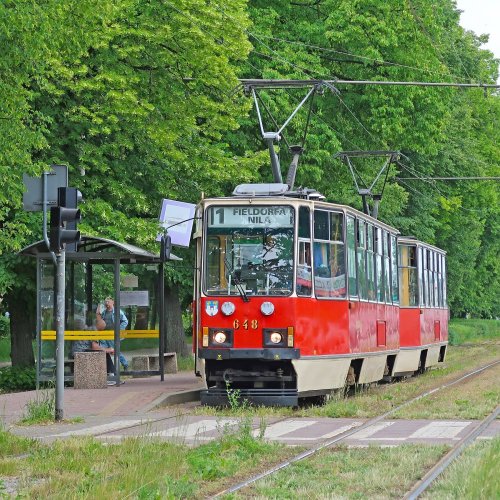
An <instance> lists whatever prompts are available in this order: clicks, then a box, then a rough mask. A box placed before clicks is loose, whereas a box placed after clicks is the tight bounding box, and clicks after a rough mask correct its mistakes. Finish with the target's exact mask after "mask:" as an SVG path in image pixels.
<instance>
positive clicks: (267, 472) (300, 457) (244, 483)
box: [208, 360, 500, 499]
mask: <svg viewBox="0 0 500 500" xmlns="http://www.w3.org/2000/svg"><path fill="white" fill-rule="evenodd" d="M498 364H500V360H498V361H495V362H493V363H488V364H486V365H483V366H481V367H479V368H476V369H474V370H472V371H470V372H468V373H466V374H465V375H461V376H460V377H458V378H456V379H454V380H452V381H450V382H447V383H445V384H442V385H440V386H438V387H435V388H433V389H431V390H428V391H425V392H423V393H422V394H419V395H418V396H415V397H414V398H411V399H409V400H408V401H405V402H404V403H402V404H400V405H398V406H396V407H394V408H392V409H390V410H389V411H386V412H384V413H382V414H381V415H378V416H376V417H373V418H371V419H369V420H367V421H366V422H365V423H363V424H362V425H360V426H358V427H355V428H352V429H349V430H347V431H345V432H343V433H341V434H339V435H337V436H335V437H334V438H332V439H329V440H327V441H324V442H322V443H320V444H318V445H316V446H313V447H311V448H309V449H307V450H306V451H304V452H302V453H299V454H298V455H295V456H294V457H292V458H291V459H289V460H286V461H284V462H281V463H279V464H277V465H275V466H273V467H271V468H269V469H267V470H265V471H264V472H261V473H259V474H256V475H254V476H252V477H250V478H248V479H246V480H243V481H241V482H239V483H237V484H235V485H233V486H230V487H228V488H226V489H224V490H222V491H220V492H218V493H216V494H215V495H211V496H210V497H208V498H211V499H213V498H220V497H221V496H223V495H227V494H230V493H234V492H236V491H239V490H241V489H243V488H245V487H247V486H250V485H251V484H253V483H255V482H257V481H259V480H260V479H264V478H266V477H269V476H271V475H273V474H275V473H277V472H279V471H280V470H283V469H285V468H287V467H289V466H291V465H293V464H294V463H297V462H300V461H302V460H305V459H307V458H309V457H311V456H313V455H315V454H316V453H317V452H319V451H321V450H323V449H325V448H329V447H331V446H333V445H335V444H337V443H340V442H342V441H343V440H345V439H347V438H348V437H350V436H352V435H354V434H356V433H357V432H360V431H362V430H364V429H368V428H369V427H372V426H373V425H375V424H378V423H379V422H381V421H382V420H384V419H386V418H387V417H389V416H390V415H393V414H394V413H397V412H398V411H400V410H402V409H403V408H405V407H407V406H409V405H411V404H413V403H415V402H417V401H420V400H421V399H423V398H426V397H428V396H430V395H432V394H435V393H436V392H439V391H442V390H444V389H447V388H449V387H452V386H454V385H456V384H459V383H461V382H462V381H464V380H467V379H469V378H470V377H474V376H476V375H479V374H480V373H482V372H484V371H485V370H487V369H489V368H492V367H494V366H496V365H498ZM497 410H498V408H497ZM493 418H494V417H492V420H493ZM481 426H482V424H481ZM481 426H480V427H481ZM475 430H476V429H474V431H475ZM482 430H484V428H483V427H482V429H481V431H479V433H480V432H482ZM470 434H471V435H472V434H473V432H471V433H470ZM468 436H469V435H468ZM468 436H467V437H466V439H467V438H468ZM470 439H473V438H472V437H471V438H470ZM461 443H462V442H461ZM461 443H459V445H460V444H461ZM446 456H447V455H446ZM436 465H437V464H436ZM443 470H444V469H443ZM413 498H417V497H413Z"/></svg>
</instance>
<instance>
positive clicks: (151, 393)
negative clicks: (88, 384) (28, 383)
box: [0, 372, 203, 426]
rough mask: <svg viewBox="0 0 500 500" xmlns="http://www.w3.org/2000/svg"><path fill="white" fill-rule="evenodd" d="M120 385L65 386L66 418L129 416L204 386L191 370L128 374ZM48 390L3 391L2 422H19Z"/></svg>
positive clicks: (0, 413) (197, 390)
mask: <svg viewBox="0 0 500 500" xmlns="http://www.w3.org/2000/svg"><path fill="white" fill-rule="evenodd" d="M124 382H125V383H124V384H121V385H120V386H109V387H107V388H106V389H74V388H72V387H67V388H65V390H64V402H63V409H64V418H65V419H73V418H75V417H83V418H84V419H87V418H88V417H100V418H103V419H106V418H107V417H118V416H130V415H134V414H138V413H146V412H148V411H150V410H152V409H154V408H155V407H157V406H160V405H162V404H165V402H167V403H168V402H169V401H170V402H172V403H173V404H175V403H176V402H181V401H176V400H175V397H174V396H176V395H180V396H181V398H180V399H182V396H184V399H185V396H186V394H188V395H190V396H191V397H192V398H196V397H197V395H198V394H199V391H200V390H201V389H202V387H203V383H202V381H201V379H200V378H198V377H196V376H195V375H194V374H193V373H192V372H179V373H175V374H168V375H165V380H164V381H163V382H162V381H161V380H160V376H159V375H158V376H154V377H148V378H139V379H134V378H125V379H124ZM44 392H45V393H46V391H43V390H41V391H38V392H37V391H28V392H17V393H11V394H0V423H3V425H4V426H11V425H13V424H15V423H16V422H18V421H19V420H20V419H21V418H22V416H23V415H24V414H25V412H26V404H27V403H28V401H34V400H36V399H37V397H38V398H40V397H41V398H43V397H44Z"/></svg>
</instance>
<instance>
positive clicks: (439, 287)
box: [436, 253, 443, 307]
mask: <svg viewBox="0 0 500 500" xmlns="http://www.w3.org/2000/svg"><path fill="white" fill-rule="evenodd" d="M436 267H437V292H438V302H437V303H438V307H443V290H442V282H443V278H442V276H441V254H440V253H436Z"/></svg>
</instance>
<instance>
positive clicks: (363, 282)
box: [356, 219, 368, 300]
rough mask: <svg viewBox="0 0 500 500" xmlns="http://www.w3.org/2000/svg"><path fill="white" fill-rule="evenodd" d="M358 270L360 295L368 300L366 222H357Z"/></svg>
mask: <svg viewBox="0 0 500 500" xmlns="http://www.w3.org/2000/svg"><path fill="white" fill-rule="evenodd" d="M356 269H357V276H358V295H359V298H360V299H361V300H368V279H367V274H366V221H365V220H363V219H357V221H356Z"/></svg>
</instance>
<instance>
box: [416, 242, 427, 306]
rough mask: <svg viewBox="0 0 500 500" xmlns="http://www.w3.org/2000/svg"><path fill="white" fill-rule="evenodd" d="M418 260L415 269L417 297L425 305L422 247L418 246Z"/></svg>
mask: <svg viewBox="0 0 500 500" xmlns="http://www.w3.org/2000/svg"><path fill="white" fill-rule="evenodd" d="M417 251H418V261H417V269H418V298H419V304H420V305H421V306H424V305H425V293H424V266H423V259H422V252H423V250H422V247H418V249H417Z"/></svg>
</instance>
